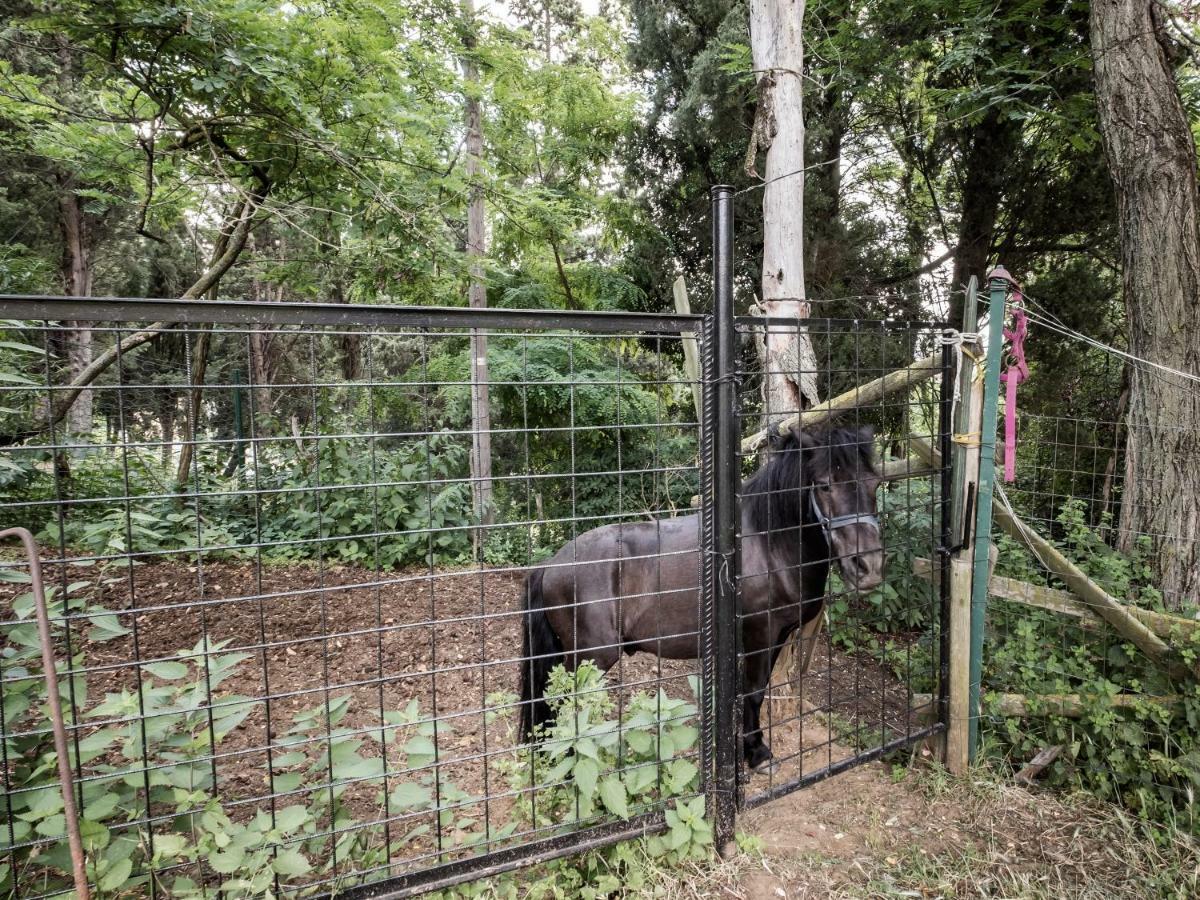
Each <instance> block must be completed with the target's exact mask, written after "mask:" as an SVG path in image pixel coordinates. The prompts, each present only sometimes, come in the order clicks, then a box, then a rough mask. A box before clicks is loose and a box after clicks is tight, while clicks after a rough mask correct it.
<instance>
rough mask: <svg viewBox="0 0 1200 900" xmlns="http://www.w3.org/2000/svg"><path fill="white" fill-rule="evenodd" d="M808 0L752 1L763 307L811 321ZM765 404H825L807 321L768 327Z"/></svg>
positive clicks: (772, 411)
mask: <svg viewBox="0 0 1200 900" xmlns="http://www.w3.org/2000/svg"><path fill="white" fill-rule="evenodd" d="M803 25H804V0H752V2H751V4H750V44H751V50H752V53H753V56H754V68H755V70H756V71H758V72H760V73H761V74H760V76H759V82H758V107H759V108H758V111H757V114H756V117H755V126H754V128H755V138H754V139H755V141H756V142H757V146H758V148H760V149H762V148H765V149H766V151H767V161H766V171H765V173H764V177H765V178H766V185H765V187H764V188H763V266H762V303H761V304H760V310H759V311H760V312H761V313H762V314H763V315H765V316H769V317H772V318H783V319H793V320H801V319H806V318H808V315H809V304H808V302H807V300H806V299H805V297H806V294H805V291H804V174H803V169H804V96H803V88H804V81H803V71H804V43H803V39H802V28H803ZM761 352H762V355H763V362H764V380H765V396H764V403H765V404H766V408H767V410H768V411H769V413H768V415H769V417H770V418H771V419H772V420H774V419H777V418H783V417H784V416H787V415H790V414H791V413H793V412H795V411H797V410H800V409H804V408H805V407H807V406H810V405H813V404H816V403H819V402H820V397H819V394H818V390H817V379H816V368H817V367H816V356H815V354H814V353H813V349H812V343H811V341H810V340H809V336H808V332H807V330H806V329H805V328H804V327H803V326H799V325H798V326H797V327H796V328H794V329H792V328H786V327H784V328H781V327H779V326H774V327H772V328H770V329H767V334H766V340H765V345H764V346H763V347H762V348H761Z"/></svg>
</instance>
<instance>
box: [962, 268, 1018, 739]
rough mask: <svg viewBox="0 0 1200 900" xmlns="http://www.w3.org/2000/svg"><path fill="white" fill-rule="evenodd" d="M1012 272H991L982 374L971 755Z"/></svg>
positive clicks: (980, 670)
mask: <svg viewBox="0 0 1200 900" xmlns="http://www.w3.org/2000/svg"><path fill="white" fill-rule="evenodd" d="M1011 280H1012V279H1011V277H1010V276H1009V274H1008V272H1006V271H1005V270H1004V269H1003V268H1000V267H997V268H995V269H993V270H992V272H991V274H989V275H988V290H989V293H990V299H989V301H988V345H987V363H986V367H985V369H984V376H983V419H982V422H981V423H980V430H979V489H978V492H977V495H976V503H975V554H974V557H973V559H972V576H971V675H970V677H971V690H970V695H969V700H968V711H969V715H970V717H971V720H970V734H969V739H968V743H969V746H970V759H971V761H972V762H974V761H975V753H976V750H977V748H978V745H979V693H980V683H981V681H982V679H983V626H984V616H985V614H986V612H987V593H988V577H989V575H990V574H991V550H992V488H993V487H994V485H995V481H996V411H997V405H998V401H999V397H1000V363H1001V360H1002V359H1003V358H1004V308H1005V303H1006V301H1007V300H1008V285H1009V282H1010V281H1011Z"/></svg>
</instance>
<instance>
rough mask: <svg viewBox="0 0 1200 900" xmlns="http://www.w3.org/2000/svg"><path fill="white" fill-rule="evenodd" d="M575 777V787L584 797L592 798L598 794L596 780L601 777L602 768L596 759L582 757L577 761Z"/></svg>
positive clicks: (574, 771)
mask: <svg viewBox="0 0 1200 900" xmlns="http://www.w3.org/2000/svg"><path fill="white" fill-rule="evenodd" d="M572 773H573V774H574V776H575V786H576V787H578V788H579V792H580V793H581V794H583V796H584V797H588V798H590V797H592V796H593V795H594V794H595V793H596V780H597V779H598V778H599V777H600V766H599V765H598V764H597V763H596V761H595V760H594V759H592V758H591V757H588V756H581V757H579V758H578V759H576V760H575V765H574V767H573V768H572Z"/></svg>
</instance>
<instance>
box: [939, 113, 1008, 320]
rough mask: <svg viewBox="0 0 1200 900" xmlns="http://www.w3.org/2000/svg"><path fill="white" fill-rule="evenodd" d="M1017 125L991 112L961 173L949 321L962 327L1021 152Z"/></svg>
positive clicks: (984, 273) (976, 130)
mask: <svg viewBox="0 0 1200 900" xmlns="http://www.w3.org/2000/svg"><path fill="white" fill-rule="evenodd" d="M1020 133H1021V132H1020V128H1019V124H1018V123H1017V122H1016V121H1015V120H1013V119H1010V118H1008V117H1006V116H1004V115H1002V114H1001V112H1000V110H999V108H998V107H995V106H993V107H992V108H991V109H989V110H988V111H987V112H986V113H985V114H984V116H983V119H981V120H980V122H979V124H978V125H976V126H975V128H974V131H973V133H972V135H971V148H970V150H969V151H968V152H967V157H966V162H965V171H964V172H963V189H962V210H961V214H960V215H959V220H958V246H957V247H956V248H955V251H954V270H953V274H952V275H951V277H950V317H949V320H948V321H951V322H961V321H962V316H963V304H964V302H965V299H966V290H967V282H968V281H970V279H971V276H972V275H974V276H975V277H976V278H978V279H979V283H980V284H984V283H986V277H987V269H988V261H989V259H990V257H991V255H992V241H993V239H994V238H995V234H996V220H997V217H998V215H999V213H1000V201H1001V199H1002V197H1003V191H1004V186H1005V183H1006V179H1005V172H1006V165H1005V163H1006V160H1008V158H1009V157H1010V156H1011V155H1012V154H1013V153H1015V152H1017V144H1018V142H1019V138H1020Z"/></svg>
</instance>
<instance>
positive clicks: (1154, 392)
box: [1091, 0, 1200, 609]
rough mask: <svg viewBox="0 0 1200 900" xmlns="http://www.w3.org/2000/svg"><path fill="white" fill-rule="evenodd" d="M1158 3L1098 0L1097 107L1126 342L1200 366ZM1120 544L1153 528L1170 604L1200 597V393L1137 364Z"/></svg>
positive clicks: (1191, 259)
mask: <svg viewBox="0 0 1200 900" xmlns="http://www.w3.org/2000/svg"><path fill="white" fill-rule="evenodd" d="M1157 9H1158V8H1157V7H1156V6H1155V3H1154V0H1093V2H1092V4H1091V43H1092V56H1093V63H1094V66H1095V78H1096V105H1097V110H1098V112H1099V120H1100V133H1101V136H1102V138H1103V140H1104V150H1105V154H1106V156H1107V158H1108V168H1109V171H1110V174H1111V175H1112V179H1113V184H1114V186H1115V187H1116V197H1117V208H1118V216H1119V221H1120V226H1121V256H1122V268H1123V278H1124V293H1125V307H1126V311H1127V313H1128V318H1129V349H1130V351H1131V352H1132V353H1133V354H1134V355H1135V356H1138V357H1142V358H1144V359H1149V360H1153V361H1154V362H1156V363H1159V364H1161V365H1164V366H1169V367H1171V368H1173V369H1178V370H1182V371H1184V372H1188V373H1191V374H1200V339H1198V335H1200V190H1198V188H1197V172H1196V145H1195V143H1194V141H1193V139H1192V133H1191V130H1190V128H1189V124H1188V118H1187V115H1186V113H1185V112H1184V108H1183V104H1182V103H1181V102H1180V97H1179V89H1178V85H1177V84H1176V81H1175V75H1174V71H1173V69H1174V65H1173V59H1172V57H1173V48H1172V45H1171V43H1170V39H1169V38H1168V37H1167V36H1166V35H1165V34H1164V32H1163V29H1162V27H1161V22H1160V21H1159V20H1158V12H1157ZM1127 425H1128V439H1127V440H1128V444H1127V452H1126V465H1125V484H1124V493H1123V497H1122V505H1121V523H1120V536H1119V537H1120V543H1121V545H1122V547H1123V548H1124V549H1130V548H1131V547H1132V546H1133V544H1134V543H1135V542H1136V540H1137V539H1138V536H1139V535H1147V536H1149V539H1150V541H1151V542H1152V547H1153V556H1152V561H1153V566H1154V570H1155V574H1156V576H1157V579H1158V586H1159V588H1160V589H1161V590H1162V592H1163V596H1164V598H1165V600H1166V603H1167V606H1168V607H1170V608H1173V609H1177V608H1179V606H1180V605H1181V604H1182V603H1183V602H1184V601H1186V600H1197V599H1200V543H1198V539H1200V391H1198V390H1197V389H1196V385H1195V384H1194V383H1191V382H1188V381H1186V380H1184V379H1180V378H1177V377H1172V376H1170V375H1168V374H1166V373H1163V372H1160V371H1157V370H1153V369H1150V368H1148V367H1144V366H1140V365H1134V366H1131V367H1130V371H1129V411H1128V417H1127Z"/></svg>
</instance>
